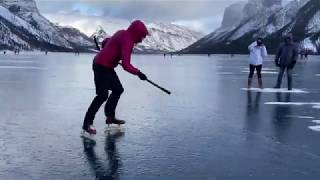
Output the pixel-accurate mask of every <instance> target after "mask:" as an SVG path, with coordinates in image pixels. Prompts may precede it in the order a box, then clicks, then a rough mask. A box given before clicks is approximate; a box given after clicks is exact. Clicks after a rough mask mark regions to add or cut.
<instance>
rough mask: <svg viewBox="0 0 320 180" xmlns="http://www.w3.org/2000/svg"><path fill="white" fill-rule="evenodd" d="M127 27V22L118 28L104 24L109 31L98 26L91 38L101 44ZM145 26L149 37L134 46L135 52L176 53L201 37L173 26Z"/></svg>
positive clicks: (183, 28)
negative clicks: (95, 38) (94, 37)
mask: <svg viewBox="0 0 320 180" xmlns="http://www.w3.org/2000/svg"><path fill="white" fill-rule="evenodd" d="M128 25H129V22H127V23H122V24H121V25H120V26H119V24H117V25H113V24H112V23H111V24H107V25H106V24H105V25H104V26H105V27H111V29H105V28H102V27H101V26H99V27H98V28H97V30H96V32H95V33H94V34H93V35H92V36H91V37H92V38H93V36H96V37H98V39H99V41H100V42H101V41H102V40H103V39H104V38H106V37H110V36H111V35H112V34H114V33H115V32H116V31H117V30H120V29H126V28H127V27H128ZM146 26H147V28H148V31H149V35H148V36H147V37H146V39H145V40H144V41H143V42H142V43H141V44H138V45H137V46H136V48H135V52H142V53H160V52H173V51H178V50H181V49H183V48H185V47H187V46H189V45H190V44H192V43H194V42H195V41H197V40H199V39H200V38H201V37H203V34H202V33H199V32H195V31H193V30H190V29H188V28H186V27H182V26H179V25H175V24H166V23H149V24H147V25H146ZM115 27H117V28H118V29H116V28H115Z"/></svg>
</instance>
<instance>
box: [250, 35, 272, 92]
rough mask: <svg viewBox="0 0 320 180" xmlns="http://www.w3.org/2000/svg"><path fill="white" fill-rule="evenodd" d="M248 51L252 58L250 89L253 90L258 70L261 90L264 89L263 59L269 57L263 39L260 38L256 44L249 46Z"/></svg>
mask: <svg viewBox="0 0 320 180" xmlns="http://www.w3.org/2000/svg"><path fill="white" fill-rule="evenodd" d="M248 49H249V51H250V58H249V69H250V73H249V77H248V88H251V85H252V78H253V75H254V71H255V70H257V76H258V84H259V88H261V89H262V88H263V85H262V75H261V71H262V64H263V59H264V58H265V57H267V56H268V52H267V48H266V46H265V45H264V44H263V39H262V38H258V39H257V40H256V41H255V42H253V43H251V44H250V45H249V47H248Z"/></svg>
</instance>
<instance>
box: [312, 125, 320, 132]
mask: <svg viewBox="0 0 320 180" xmlns="http://www.w3.org/2000/svg"><path fill="white" fill-rule="evenodd" d="M309 129H311V130H312V131H318V132H319V131H320V126H309Z"/></svg>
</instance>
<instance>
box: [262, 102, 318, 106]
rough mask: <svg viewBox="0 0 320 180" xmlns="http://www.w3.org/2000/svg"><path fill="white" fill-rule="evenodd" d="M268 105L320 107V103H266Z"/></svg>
mask: <svg viewBox="0 0 320 180" xmlns="http://www.w3.org/2000/svg"><path fill="white" fill-rule="evenodd" d="M264 104H267V105H294V106H303V105H315V106H320V103H319V102H265V103H264Z"/></svg>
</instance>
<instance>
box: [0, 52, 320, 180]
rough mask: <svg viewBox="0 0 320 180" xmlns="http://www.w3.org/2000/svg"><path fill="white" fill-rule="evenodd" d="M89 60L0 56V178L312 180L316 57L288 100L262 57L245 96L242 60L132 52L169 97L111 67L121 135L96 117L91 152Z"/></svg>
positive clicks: (318, 102)
mask: <svg viewBox="0 0 320 180" xmlns="http://www.w3.org/2000/svg"><path fill="white" fill-rule="evenodd" d="M92 58H93V55H92V54H90V55H88V54H82V55H80V56H74V55H73V54H64V53H57V54H50V53H49V55H48V56H45V55H43V54H35V55H32V54H26V55H19V56H14V55H5V56H4V55H0V101H1V103H0V114H1V119H0V122H1V131H0V179H6V180H30V179H32V180H43V179H45V180H62V179H63V180H71V179H72V180H73V179H77V180H82V179H83V180H87V179H95V177H97V178H96V179H99V180H109V179H114V180H131V179H139V180H152V179H155V180H158V179H159V180H162V179H170V180H171V179H192V180H205V179H206V180H207V179H208V180H212V179H217V180H220V179H228V180H229V179H230V180H242V179H245V180H251V179H252V180H257V179H259V180H270V179H277V180H278V179H279V180H283V179H290V180H295V179H297V180H301V179H308V180H313V179H314V180H316V179H319V178H320V169H319V167H320V143H319V138H320V109H319V108H320V83H319V82H320V60H319V57H310V59H309V60H308V61H307V62H300V63H298V64H297V66H296V69H295V71H294V74H295V75H294V79H293V87H294V88H295V90H294V91H293V92H292V93H287V92H286V91H285V90H284V91H283V92H281V93H277V92H275V91H274V90H273V89H268V88H271V87H273V86H274V85H275V81H276V76H277V69H276V68H275V66H274V65H273V61H272V57H270V58H269V59H268V61H267V62H265V66H264V67H265V68H264V71H263V80H264V87H265V88H266V89H265V90H263V91H261V90H259V89H253V90H252V91H247V90H246V89H245V88H246V84H247V76H248V65H247V59H248V56H240V55H239V56H235V57H230V56H229V55H217V56H210V57H207V56H174V57H173V58H170V57H168V56H167V57H166V58H165V59H164V57H163V56H162V55H159V56H153V55H146V56H144V55H135V56H133V60H132V61H133V64H135V65H136V66H137V67H138V68H140V69H141V70H142V71H143V72H145V73H146V74H147V75H148V77H149V78H150V79H151V80H153V81H155V82H157V83H159V84H160V85H162V86H164V87H166V88H168V89H169V90H171V91H172V95H170V96H168V95H166V94H165V93H163V92H161V91H160V90H158V89H156V88H154V87H153V86H151V85H149V84H148V83H146V82H143V81H140V80H139V79H138V78H137V77H134V76H132V75H130V74H128V73H126V72H124V71H123V70H122V68H118V69H117V72H118V75H119V77H120V80H121V81H122V83H123V86H124V89H125V92H124V94H123V95H122V97H121V99H120V102H119V106H118V109H117V116H118V117H119V118H122V119H125V120H126V121H127V125H126V129H125V130H124V131H123V132H120V133H113V134H111V135H106V134H105V133H104V115H103V110H102V109H101V111H99V113H98V115H97V116H96V120H95V126H96V128H97V131H98V134H97V135H96V143H95V144H94V143H88V142H87V141H84V140H83V139H82V138H81V137H80V132H81V125H82V121H83V117H84V114H85V112H86V110H87V108H88V106H89V104H90V102H91V100H92V98H93V97H94V95H95V90H94V84H93V73H92V70H91V62H92ZM254 85H255V86H256V81H254ZM283 86H284V87H287V83H286V78H284V80H283Z"/></svg>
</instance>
